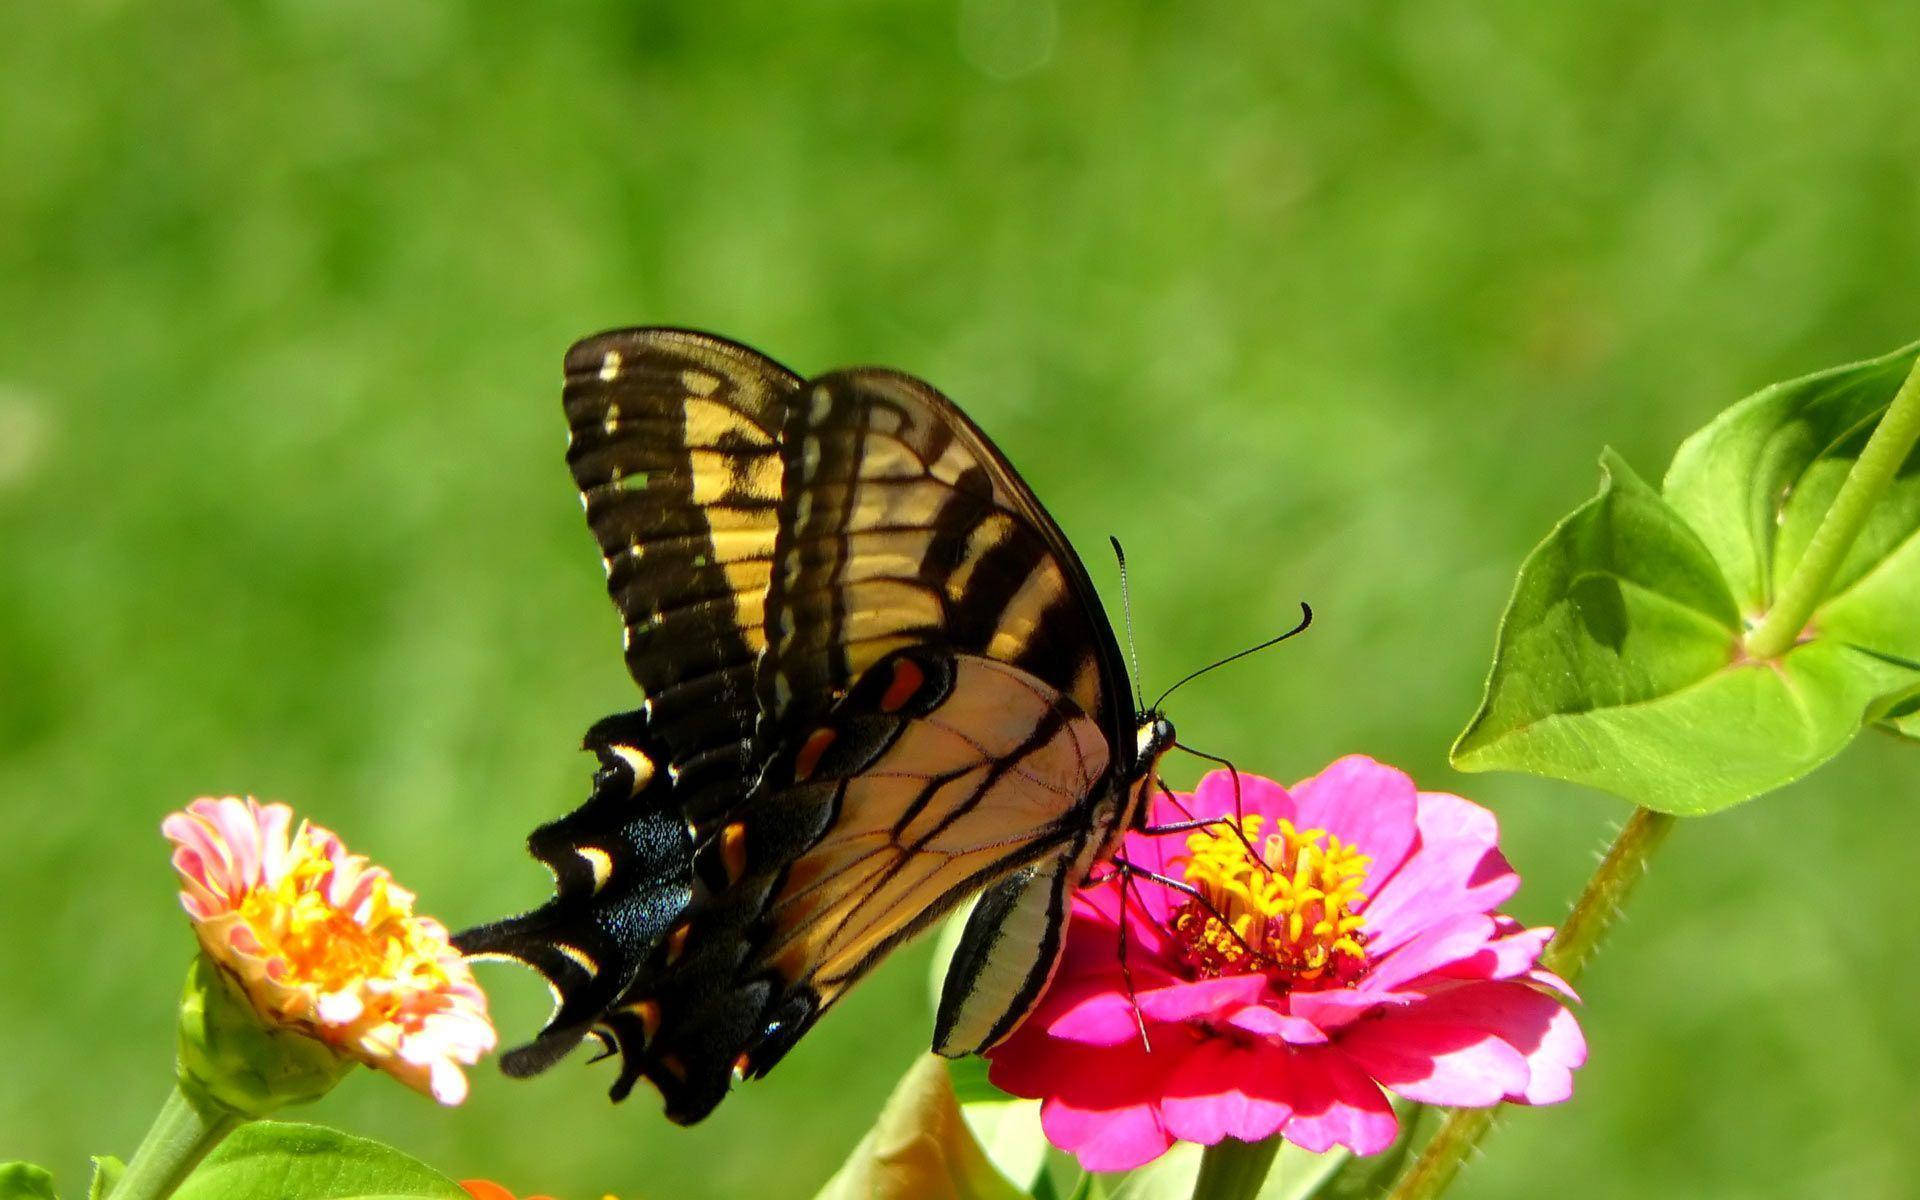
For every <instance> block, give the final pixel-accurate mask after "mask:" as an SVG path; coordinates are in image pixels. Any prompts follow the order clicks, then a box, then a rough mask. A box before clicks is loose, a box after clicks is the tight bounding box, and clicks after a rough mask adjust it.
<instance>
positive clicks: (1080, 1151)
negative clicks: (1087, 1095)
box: [1040, 1099, 1173, 1171]
mask: <svg viewBox="0 0 1920 1200" xmlns="http://www.w3.org/2000/svg"><path fill="white" fill-rule="evenodd" d="M1040 1129H1041V1131H1042V1132H1043V1133H1045V1134H1046V1135H1047V1140H1048V1141H1050V1142H1052V1143H1053V1144H1054V1145H1056V1146H1058V1147H1060V1148H1061V1149H1062V1150H1065V1151H1067V1152H1069V1153H1071V1154H1072V1155H1073V1156H1074V1157H1075V1158H1076V1159H1078V1160H1079V1161H1080V1165H1081V1166H1082V1167H1083V1168H1085V1169H1086V1170H1089V1171H1130V1170H1132V1169H1133V1168H1135V1167H1138V1166H1144V1165H1145V1164H1147V1163H1150V1162H1152V1161H1153V1160H1154V1159H1156V1158H1159V1157H1160V1156H1161V1155H1162V1154H1165V1153H1166V1152H1167V1151H1168V1150H1169V1149H1171V1148H1172V1147H1173V1137H1172V1135H1170V1134H1168V1133H1167V1131H1166V1127H1165V1126H1164V1125H1162V1124H1161V1122H1160V1114H1159V1113H1158V1112H1157V1111H1156V1110H1155V1108H1154V1106H1153V1104H1152V1103H1150V1102H1148V1101H1145V1100H1143V1101H1140V1102H1139V1103H1136V1104H1127V1105H1122V1106H1120V1107H1118V1108H1111V1109H1098V1110H1095V1109H1082V1108H1075V1107H1074V1106H1073V1105H1070V1104H1068V1103H1066V1102H1065V1101H1061V1100H1051V1099H1050V1100H1048V1101H1046V1102H1045V1103H1043V1104H1042V1105H1041V1106H1040Z"/></svg>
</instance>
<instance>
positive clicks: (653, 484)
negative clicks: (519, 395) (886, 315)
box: [565, 330, 801, 798]
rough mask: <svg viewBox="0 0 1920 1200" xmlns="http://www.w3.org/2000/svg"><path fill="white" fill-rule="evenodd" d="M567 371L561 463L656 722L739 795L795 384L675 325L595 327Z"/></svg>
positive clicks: (680, 756)
mask: <svg viewBox="0 0 1920 1200" xmlns="http://www.w3.org/2000/svg"><path fill="white" fill-rule="evenodd" d="M566 377H567V382H566V392H565V404H566V412H567V422H568V426H569V431H570V437H569V442H568V448H567V463H568V465H569V466H570V467H571V468H572V470H573V477H574V481H575V483H576V484H577V485H578V486H579V488H580V494H581V497H582V500H583V502H584V503H585V505H586V510H587V524H588V525H589V526H590V527H591V528H592V530H593V535H594V538H595V539H596V540H597V541H598V542H599V544H600V553H601V556H602V558H603V559H604V561H605V564H606V569H607V591H608V593H609V594H610V595H611V596H612V598H613V602H614V606H615V607H616V608H618V609H619V611H620V616H621V620H622V623H623V625H624V629H625V638H626V657H627V669H628V670H629V671H630V672H631V673H632V675H633V678H634V680H635V682H637V683H638V684H639V685H640V688H641V691H642V693H643V694H644V695H645V696H646V700H647V709H646V712H647V721H648V725H649V727H650V729H651V730H652V731H653V733H654V735H655V736H656V737H657V738H659V739H660V741H661V742H662V743H664V744H665V746H666V747H667V748H668V750H669V752H670V754H671V756H672V759H673V765H674V767H675V769H676V771H677V772H679V773H681V774H682V775H686V774H689V773H697V774H700V775H701V776H702V777H703V778H705V779H711V780H712V781H713V782H712V783H710V784H709V785H708V786H709V787H711V788H713V789H715V790H718V791H719V792H721V793H723V794H726V795H728V796H729V798H731V797H733V796H737V793H738V791H739V790H740V789H739V788H738V786H737V785H738V782H739V781H740V779H741V777H742V776H743V775H745V774H747V773H748V771H749V743H750V740H751V737H752V734H753V728H754V725H755V724H756V722H757V720H758V713H759V709H758V705H757V704H756V702H755V699H754V695H753V675H754V670H755V664H756V662H757V660H758V658H759V655H760V652H761V651H762V650H763V649H765V647H766V644H767V641H766V630H765V600H766V593H767V583H768V579H769V577H770V575H771V572H772V563H773V554H774V546H775V542H776V539H777V534H778V530H779V512H778V507H779V500H780V483H781V471H782V466H781V457H780V448H779V439H780V432H781V425H782V423H783V422H784V420H785V417H786V413H787V411H788V409H789V408H790V407H791V401H792V398H793V397H794V396H795V395H796V394H797V393H798V391H799V389H800V386H801V382H800V380H799V379H798V378H797V377H795V376H794V375H793V374H791V373H790V372H788V371H786V370H785V369H784V368H782V367H780V366H779V365H778V364H776V363H774V362H773V361H771V360H770V359H768V358H766V357H765V356H763V355H760V354H757V353H755V352H754V351H751V350H748V349H746V348H745V347H743V346H735V345H733V344H732V343H730V342H723V341H720V340H718V339H714V338H706V337H701V336H699V335H695V334H687V333H682V332H679V331H674V330H634V331H629V332H622V333H611V334H604V335H602V336H600V337H596V338H589V339H587V340H586V341H584V342H581V343H579V344H578V345H576V346H575V347H574V348H573V349H572V350H571V351H569V352H568V354H567V360H566ZM698 782H699V781H689V784H688V788H687V794H689V795H691V794H694V793H696V792H697V791H700V790H703V789H700V788H699V787H697V786H696V785H697V783H698Z"/></svg>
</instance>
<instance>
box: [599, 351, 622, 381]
mask: <svg viewBox="0 0 1920 1200" xmlns="http://www.w3.org/2000/svg"><path fill="white" fill-rule="evenodd" d="M619 375H620V352H619V351H618V350H609V351H607V356H606V357H605V358H603V359H601V360H600V378H601V379H602V380H605V381H606V382H608V383H611V382H613V381H614V380H615V379H617V378H618V377H619Z"/></svg>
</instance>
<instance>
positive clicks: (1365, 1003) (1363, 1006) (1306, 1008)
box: [1287, 988, 1423, 1031]
mask: <svg viewBox="0 0 1920 1200" xmlns="http://www.w3.org/2000/svg"><path fill="white" fill-rule="evenodd" d="M1422 998H1423V997H1422V996H1421V995H1420V994H1419V993H1418V992H1394V991H1387V990H1385V989H1379V990H1375V989H1371V988H1369V989H1366V990H1363V991H1352V992H1342V991H1333V990H1328V991H1324V992H1295V993H1293V994H1292V995H1291V996H1288V997H1287V1009H1288V1011H1289V1012H1291V1013H1293V1014H1294V1015H1295V1016H1297V1017H1299V1018H1301V1019H1302V1020H1305V1021H1310V1022H1312V1023H1313V1024H1314V1025H1315V1026H1316V1027H1318V1028H1320V1029H1323V1030H1328V1031H1331V1030H1335V1029H1339V1028H1340V1027H1342V1026H1344V1025H1348V1024H1351V1023H1352V1022H1353V1021H1355V1020H1357V1019H1358V1018H1360V1017H1363V1016H1365V1015H1366V1014H1368V1013H1370V1012H1374V1011H1376V1010H1382V1009H1388V1008H1396V1007H1404V1006H1406V1005H1409V1004H1414V1003H1417V1002H1418V1001H1420V1000H1421V999H1422Z"/></svg>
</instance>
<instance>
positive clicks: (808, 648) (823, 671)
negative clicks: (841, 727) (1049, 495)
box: [759, 368, 1131, 724]
mask: <svg viewBox="0 0 1920 1200" xmlns="http://www.w3.org/2000/svg"><path fill="white" fill-rule="evenodd" d="M785 442H786V455H785V457H786V466H785V471H784V474H783V482H782V486H781V493H782V495H781V517H782V520H781V531H780V536H779V539H778V545H777V546H776V549H775V570H774V573H773V580H772V585H771V587H770V589H769V592H768V599H767V628H768V630H769V637H770V639H771V645H770V649H769V652H768V653H767V654H766V655H765V656H763V658H762V660H761V666H760V672H759V681H760V693H761V701H762V704H763V706H764V710H765V712H766V713H767V717H766V720H767V721H769V722H772V723H775V724H778V723H780V722H783V721H788V720H791V719H793V718H795V717H805V716H807V715H809V714H810V713H813V712H818V711H820V710H821V709H823V708H824V707H825V705H826V704H827V703H828V702H829V700H830V699H831V697H833V696H834V695H836V694H838V692H839V691H841V690H843V689H844V688H846V687H847V685H848V684H850V683H851V682H852V681H853V680H854V679H856V678H858V677H859V676H860V674H861V673H862V672H863V671H865V670H866V668H867V667H868V666H870V665H871V664H872V663H873V662H875V661H877V660H878V659H879V658H880V657H881V656H882V655H884V654H886V653H888V652H889V651H891V650H894V649H898V648H899V647H902V646H908V645H913V644H915V643H918V642H922V641H930V642H934V643H937V644H941V645H946V646H949V647H951V648H953V649H954V650H955V651H957V652H961V653H968V654H978V655H982V656H985V657H990V658H995V659H999V660H1001V661H1003V662H1009V663H1013V664H1015V665H1017V666H1019V667H1021V668H1022V669H1024V670H1026V671H1027V672H1028V673H1030V674H1032V675H1034V676H1035V677H1036V678H1039V679H1041V680H1043V681H1045V682H1046V683H1048V684H1050V685H1051V686H1052V687H1054V688H1055V689H1056V690H1058V691H1060V692H1061V693H1063V694H1064V695H1067V696H1069V697H1071V698H1072V699H1073V700H1074V702H1075V703H1077V704H1079V705H1080V707H1081V709H1082V711H1084V712H1087V713H1089V714H1091V715H1093V716H1095V718H1096V719H1101V720H1108V719H1114V720H1118V721H1119V722H1120V723H1122V724H1124V723H1125V722H1126V721H1127V720H1129V719H1130V718H1131V713H1130V712H1128V711H1126V710H1127V708H1128V703H1127V699H1126V697H1125V696H1124V695H1119V694H1115V693H1113V692H1112V691H1111V690H1110V684H1111V682H1112V680H1113V679H1115V678H1120V677H1118V676H1112V675H1110V673H1109V672H1108V671H1107V670H1106V667H1107V664H1108V662H1109V661H1112V660H1114V659H1117V657H1118V653H1119V651H1118V648H1117V647H1116V646H1114V645H1113V644H1112V634H1111V632H1110V631H1109V630H1108V629H1107V627H1106V620H1105V617H1104V616H1103V615H1102V614H1101V613H1100V611H1099V610H1098V608H1097V607H1093V608H1090V607H1089V601H1090V600H1091V599H1092V597H1093V593H1092V586H1091V584H1089V583H1087V582H1086V573H1085V570H1084V568H1082V567H1081V565H1080V562H1079V560H1078V558H1077V557H1075V556H1074V554H1073V550H1072V548H1071V547H1070V546H1068V545H1067V544H1066V541H1065V539H1064V538H1062V537H1060V536H1059V534H1058V530H1057V529H1055V528H1054V527H1053V524H1052V521H1051V520H1050V519H1048V518H1047V517H1046V516H1045V514H1044V513H1043V512H1041V511H1040V510H1039V508H1038V505H1037V504H1036V503H1035V502H1034V500H1033V498H1032V495H1031V493H1029V492H1028V491H1027V489H1026V486H1025V485H1024V484H1022V483H1021V482H1020V480H1019V477H1018V476H1017V475H1015V474H1014V472H1013V470H1012V468H1011V467H1009V466H1008V465H1007V464H1006V462H1005V460H1004V459H1002V458H1001V457H1000V455H999V453H998V452H997V451H996V450H995V449H994V448H993V447H992V445H991V444H990V443H989V442H987V441H986V439H985V437H984V436H983V435H981V434H980V433H979V431H978V430H976V429H975V428H974V427H973V426H972V424H971V422H969V421H968V420H967V419H966V417H965V416H964V415H963V414H961V412H960V411H959V409H957V408H955V407H954V405H953V403H952V402H951V401H949V400H947V399H946V398H945V397H944V396H942V395H940V393H938V392H937V391H935V390H934V389H933V388H931V387H929V386H927V385H926V384H925V383H923V382H922V381H920V380H918V379H915V378H913V377H911V376H908V375H902V374H900V373H899V372H896V371H887V370H879V369H871V368H870V369H862V370H851V371H835V372H832V373H830V374H827V375H823V376H821V377H820V378H818V379H816V380H813V381H812V382H810V383H808V384H807V385H806V387H805V390H804V392H803V394H802V395H801V396H800V397H799V398H798V399H797V400H796V402H795V403H794V404H793V405H792V406H791V408H790V409H789V412H788V416H787V423H786V436H785ZM1093 603H1094V604H1097V601H1093ZM1109 656H1112V658H1111V659H1110V658H1109Z"/></svg>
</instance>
